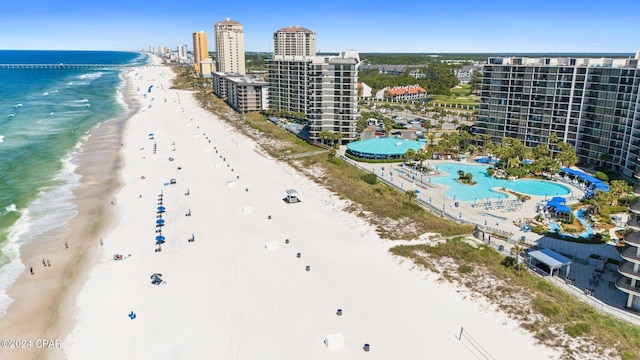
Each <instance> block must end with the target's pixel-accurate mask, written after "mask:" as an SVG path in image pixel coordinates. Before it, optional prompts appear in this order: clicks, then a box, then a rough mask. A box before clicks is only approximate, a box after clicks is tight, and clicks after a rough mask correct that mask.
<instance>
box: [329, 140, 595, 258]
mask: <svg viewBox="0 0 640 360" xmlns="http://www.w3.org/2000/svg"><path fill="white" fill-rule="evenodd" d="M338 153H339V154H340V153H341V152H340V151H339V152H338ZM342 154H343V153H342ZM350 161H352V162H353V160H350ZM427 162H428V163H429V165H430V166H431V168H434V167H435V166H436V165H439V164H456V163H458V164H464V165H472V166H484V167H486V166H487V164H476V163H473V162H466V163H465V162H457V161H455V160H432V159H430V160H428V161H425V162H423V164H426V163H427ZM355 163H356V164H357V165H358V166H360V167H361V168H363V169H365V170H368V171H371V172H373V173H375V174H376V175H378V177H379V178H382V179H384V180H386V181H388V182H391V183H392V184H393V185H395V186H396V187H399V188H400V189H401V190H410V189H415V190H419V193H418V199H420V200H422V201H424V202H425V203H427V204H430V205H431V206H432V207H433V208H435V209H437V210H438V211H444V213H446V214H447V215H448V216H449V217H452V218H455V219H461V220H463V221H466V222H469V223H472V224H477V225H480V226H481V227H485V228H487V229H488V230H489V231H491V230H493V229H495V230H499V231H502V232H506V233H511V234H513V236H512V237H511V238H512V240H519V239H520V238H521V237H522V236H524V237H525V241H526V242H527V243H528V244H531V245H535V244H536V243H537V240H538V239H539V238H540V237H541V236H540V235H538V234H536V233H532V232H531V231H529V232H523V231H521V230H520V229H519V228H518V227H517V226H516V225H514V222H517V221H519V220H521V219H532V218H534V217H535V216H536V215H537V213H536V204H538V203H541V202H544V201H545V198H547V199H549V197H545V196H536V195H529V196H531V199H530V200H527V201H525V202H519V201H518V199H517V197H516V196H515V195H513V194H510V193H507V192H502V191H500V192H502V193H503V194H505V195H507V198H504V199H502V202H503V204H514V203H517V204H518V206H517V207H515V208H514V207H512V208H513V210H511V211H509V210H508V208H509V206H504V207H499V206H496V203H497V201H498V199H489V200H490V201H491V202H492V206H490V207H487V206H482V205H481V204H484V203H486V202H487V199H486V198H485V199H482V200H478V201H477V202H476V203H475V205H474V202H473V201H472V202H468V201H467V202H465V201H457V200H454V199H452V198H449V197H447V196H446V195H445V191H446V190H447V186H446V185H442V184H436V183H429V178H430V177H436V176H444V175H446V173H443V172H442V171H440V172H439V173H438V172H434V173H433V174H431V175H422V176H420V174H419V173H413V174H412V173H411V172H407V169H406V168H403V167H402V163H375V164H374V163H364V162H355ZM382 168H384V171H383V170H382ZM399 170H403V171H404V172H405V175H404V176H401V175H400V174H399ZM413 175H416V176H415V180H413ZM516 181H517V180H516ZM560 183H561V184H562V185H563V186H565V187H567V188H569V189H570V191H571V193H570V194H569V195H567V196H566V199H567V204H568V205H571V204H575V203H578V202H579V199H580V198H581V197H582V196H583V195H584V191H583V190H582V189H580V188H578V187H576V186H574V185H572V184H570V183H566V182H560ZM495 190H498V191H499V189H498V188H496V189H495ZM470 191H473V186H470ZM456 202H457V203H458V206H457V207H456V206H455V203H456ZM503 219H505V220H503ZM487 240H488V239H487ZM496 240H498V239H496ZM492 241H493V239H492ZM513 242H514V241H511V243H513ZM505 247H506V246H505ZM509 247H510V246H509Z"/></svg>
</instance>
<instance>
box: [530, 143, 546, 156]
mask: <svg viewBox="0 0 640 360" xmlns="http://www.w3.org/2000/svg"><path fill="white" fill-rule="evenodd" d="M544 156H549V145H547V144H538V146H536V147H534V148H533V158H534V159H535V160H538V159H540V158H542V157H544Z"/></svg>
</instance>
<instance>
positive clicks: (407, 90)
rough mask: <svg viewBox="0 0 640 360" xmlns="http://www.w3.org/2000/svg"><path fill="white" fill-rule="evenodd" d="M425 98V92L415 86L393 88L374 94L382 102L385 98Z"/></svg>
mask: <svg viewBox="0 0 640 360" xmlns="http://www.w3.org/2000/svg"><path fill="white" fill-rule="evenodd" d="M426 97H427V90H425V89H424V88H423V87H422V86H420V85H418V84H416V85H408V86H394V87H389V86H387V87H386V88H384V89H382V90H380V91H378V92H376V99H379V100H382V99H386V98H391V99H393V100H404V101H409V100H416V99H423V98H426Z"/></svg>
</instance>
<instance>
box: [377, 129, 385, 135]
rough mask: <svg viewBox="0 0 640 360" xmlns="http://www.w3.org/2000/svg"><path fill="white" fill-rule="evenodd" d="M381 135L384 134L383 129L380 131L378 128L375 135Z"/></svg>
mask: <svg viewBox="0 0 640 360" xmlns="http://www.w3.org/2000/svg"><path fill="white" fill-rule="evenodd" d="M381 135H384V131H380V130H378V131H376V136H381Z"/></svg>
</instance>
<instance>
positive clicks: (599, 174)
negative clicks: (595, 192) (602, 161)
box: [596, 171, 609, 181]
mask: <svg viewBox="0 0 640 360" xmlns="http://www.w3.org/2000/svg"><path fill="white" fill-rule="evenodd" d="M596 178H597V179H598V180H602V181H609V175H607V174H605V173H603V172H602V171H596Z"/></svg>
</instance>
